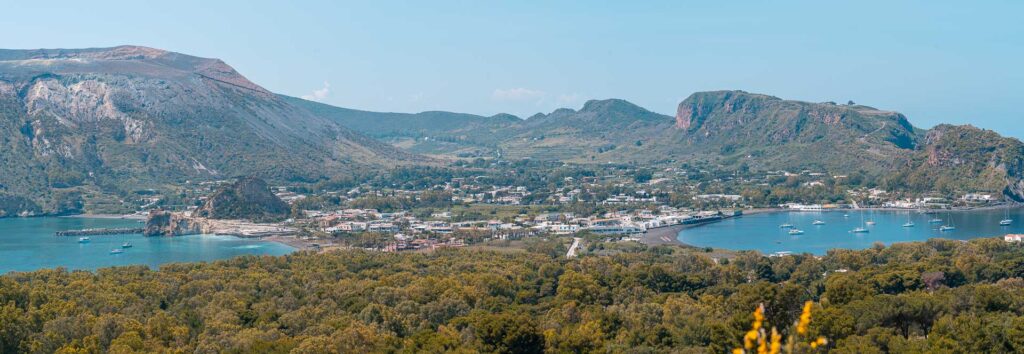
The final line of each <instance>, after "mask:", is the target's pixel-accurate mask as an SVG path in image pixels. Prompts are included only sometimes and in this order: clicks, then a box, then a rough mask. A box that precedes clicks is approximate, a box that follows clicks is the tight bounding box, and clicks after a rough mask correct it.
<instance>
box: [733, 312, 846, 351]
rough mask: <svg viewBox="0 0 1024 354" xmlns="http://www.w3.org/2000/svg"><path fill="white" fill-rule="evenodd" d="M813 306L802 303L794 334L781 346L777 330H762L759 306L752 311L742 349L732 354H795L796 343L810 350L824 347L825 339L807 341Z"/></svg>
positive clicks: (762, 313)
mask: <svg viewBox="0 0 1024 354" xmlns="http://www.w3.org/2000/svg"><path fill="white" fill-rule="evenodd" d="M813 306H814V302H813V301H807V302H805V303H804V308H803V311H802V312H801V313H800V319H799V320H798V321H797V323H796V334H791V335H790V336H789V337H788V338H786V345H785V347H783V345H782V334H780V333H779V331H778V330H777V329H775V328H774V327H772V329H771V332H768V331H765V328H764V305H763V304H762V305H759V306H758V307H757V309H755V310H754V322H753V323H751V325H750V330H749V331H747V333H746V334H744V335H743V348H736V349H733V350H732V352H733V354H752V353H757V354H778V353H782V351H783V350H785V352H786V353H790V354H792V353H797V352H798V347H800V345H798V343H806V345H807V346H808V347H810V348H811V350H817V349H818V348H821V347H824V346H825V345H827V344H828V339H827V338H825V337H818V338H814V339H811V340H810V341H808V338H806V337H807V328H808V327H809V326H810V324H811V310H812V308H813Z"/></svg>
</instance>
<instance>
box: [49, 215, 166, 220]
mask: <svg viewBox="0 0 1024 354" xmlns="http://www.w3.org/2000/svg"><path fill="white" fill-rule="evenodd" d="M57 217H58V218H70V219H78V218H81V219H127V220H145V219H146V216H144V215H139V214H74V215H60V216H57Z"/></svg>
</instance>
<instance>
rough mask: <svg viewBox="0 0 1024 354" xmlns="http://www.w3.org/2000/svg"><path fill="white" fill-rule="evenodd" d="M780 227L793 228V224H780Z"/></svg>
mask: <svg viewBox="0 0 1024 354" xmlns="http://www.w3.org/2000/svg"><path fill="white" fill-rule="evenodd" d="M779 228H780V229H792V228H793V224H789V223H786V224H782V225H779Z"/></svg>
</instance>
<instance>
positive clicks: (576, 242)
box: [565, 237, 583, 258]
mask: <svg viewBox="0 0 1024 354" xmlns="http://www.w3.org/2000/svg"><path fill="white" fill-rule="evenodd" d="M581 240H583V239H581V238H579V237H573V238H572V246H569V252H566V253H565V258H576V250H577V249H579V248H580V241H581Z"/></svg>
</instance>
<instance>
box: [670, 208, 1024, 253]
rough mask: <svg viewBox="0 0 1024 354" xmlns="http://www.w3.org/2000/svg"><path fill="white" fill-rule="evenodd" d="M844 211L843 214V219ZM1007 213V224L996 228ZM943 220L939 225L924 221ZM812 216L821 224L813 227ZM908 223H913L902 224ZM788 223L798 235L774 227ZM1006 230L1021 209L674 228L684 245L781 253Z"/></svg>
mask: <svg viewBox="0 0 1024 354" xmlns="http://www.w3.org/2000/svg"><path fill="white" fill-rule="evenodd" d="M844 214H848V215H849V216H848V217H845V216H844ZM1006 214H1009V218H1010V219H1013V220H1014V222H1013V224H1012V225H1011V226H999V221H1000V220H1002V219H1004V218H1005V217H1006ZM862 217H863V220H864V221H865V222H866V221H869V220H873V221H875V225H865V227H866V228H867V229H868V230H870V232H869V233H852V232H850V231H851V230H853V229H854V228H856V227H858V226H861V225H862V224H861V218H862ZM931 219H942V222H941V223H929V220H931ZM815 220H821V221H824V222H825V225H813V224H812V223H813V222H814V221H815ZM908 221H911V222H913V223H914V224H915V226H914V227H902V225H903V224H906V223H907V222H908ZM786 223H789V224H792V225H793V226H794V227H796V228H797V229H800V230H803V231H804V232H805V233H804V234H803V235H790V234H788V230H787V229H782V228H780V227H779V226H780V225H782V224H786ZM941 225H952V226H954V227H956V230H954V231H939V226H941ZM1008 233H1024V209H1021V208H1016V209H1009V210H1003V209H1000V210H974V211H959V212H950V213H939V214H922V213H918V212H916V211H855V210H846V211H828V212H779V213H765V214H754V215H746V216H743V217H739V218H732V219H727V220H724V221H722V222H719V223H715V224H709V225H704V226H700V227H695V228H691V229H686V230H682V231H680V232H679V241H680V242H683V243H685V244H689V245H694V246H701V247H706V246H710V247H716V248H725V249H731V250H758V251H761V252H762V253H765V254H769V253H774V252H780V251H789V252H794V253H804V252H808V253H813V254H818V255H822V254H825V253H826V251H828V250H829V249H832V248H848V249H864V248H869V247H871V244H873V243H875V242H882V243H884V244H887V245H888V244H892V243H896V242H912V241H924V240H927V239H929V238H948V239H956V240H966V239H972V238H979V237H996V236H1003V235H1006V234H1008Z"/></svg>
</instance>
